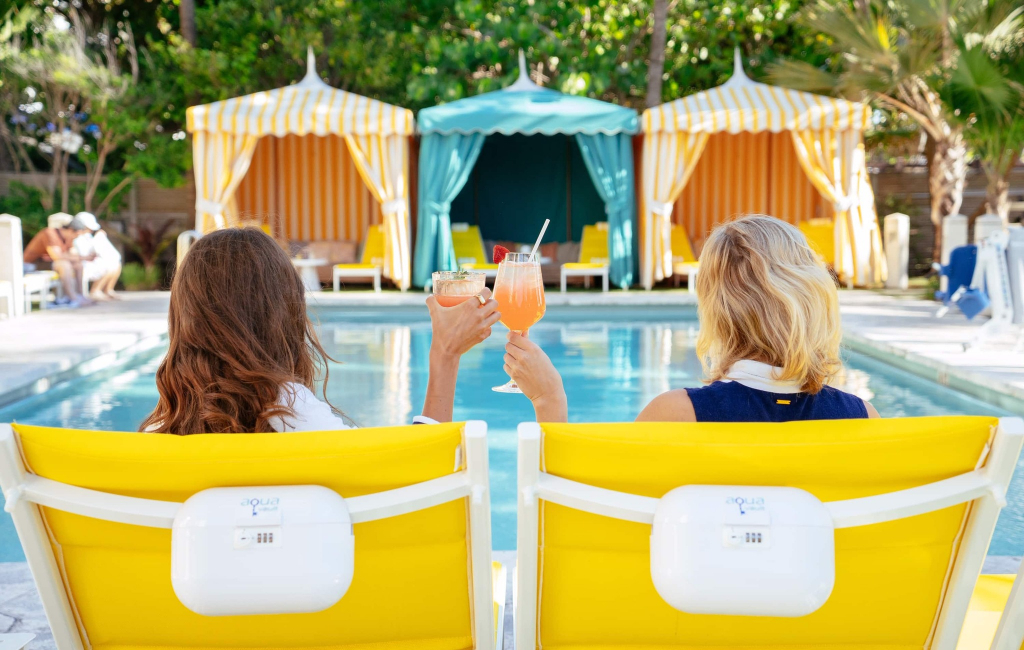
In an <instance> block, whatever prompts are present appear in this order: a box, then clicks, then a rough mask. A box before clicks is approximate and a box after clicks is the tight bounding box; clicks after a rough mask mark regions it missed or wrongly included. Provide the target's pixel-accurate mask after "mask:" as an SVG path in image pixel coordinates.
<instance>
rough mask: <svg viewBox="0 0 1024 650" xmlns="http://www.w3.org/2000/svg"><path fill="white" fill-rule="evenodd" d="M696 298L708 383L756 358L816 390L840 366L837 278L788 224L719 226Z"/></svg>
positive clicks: (764, 220) (755, 219) (753, 219)
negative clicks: (833, 277)
mask: <svg viewBox="0 0 1024 650" xmlns="http://www.w3.org/2000/svg"><path fill="white" fill-rule="evenodd" d="M697 299H698V307H697V313H698V315H699V316H700V334H699V335H698V337H697V354H698V355H699V356H700V361H701V365H703V366H704V372H705V374H706V375H707V376H708V379H709V381H718V380H720V379H723V378H725V376H726V373H728V371H729V368H730V367H731V366H732V365H733V364H734V363H736V362H737V361H740V360H741V359H753V360H755V361H761V362H763V363H767V364H769V365H772V366H776V367H779V368H781V369H782V370H781V371H779V372H778V373H777V376H776V377H775V379H778V380H781V381H794V382H797V383H799V384H800V386H801V390H802V391H804V392H808V393H817V392H818V391H820V390H821V388H822V386H824V385H825V384H826V383H827V382H828V381H829V379H831V378H832V377H833V376H834V375H835V374H836V373H837V372H838V371H839V369H840V368H841V365H842V364H841V361H840V359H839V342H840V339H841V337H842V333H841V331H840V326H839V298H838V295H837V294H836V285H835V282H834V281H833V279H832V276H831V275H830V274H829V272H828V269H826V268H825V264H824V263H823V262H822V260H821V257H820V256H819V255H818V254H817V253H815V252H814V251H813V250H811V247H810V246H809V245H808V244H807V239H806V238H805V237H804V236H803V233H801V232H800V231H799V230H797V229H796V228H794V227H793V226H791V225H789V224H788V223H785V222H783V221H780V220H778V219H775V218H773V217H766V216H750V217H744V218H742V219H739V220H737V221H733V222H731V223H727V224H724V225H721V226H719V227H718V228H716V229H715V230H714V231H712V233H711V235H710V236H709V237H708V239H707V241H706V242H705V244H704V248H703V249H702V251H701V255H700V273H698V274H697Z"/></svg>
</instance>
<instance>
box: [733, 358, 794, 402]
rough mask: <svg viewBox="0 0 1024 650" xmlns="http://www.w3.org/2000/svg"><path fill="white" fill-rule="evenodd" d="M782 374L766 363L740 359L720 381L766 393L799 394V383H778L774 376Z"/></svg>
mask: <svg viewBox="0 0 1024 650" xmlns="http://www.w3.org/2000/svg"><path fill="white" fill-rule="evenodd" d="M781 374H782V368H778V367H776V366H769V365H768V364H767V363H761V362H760V361H754V360H753V359H742V360H740V361H737V362H736V363H734V364H732V366H731V367H730V368H729V371H728V372H727V373H725V379H723V380H722V381H734V382H736V383H737V384H740V385H742V386H746V387H747V388H753V389H754V390H763V391H765V392H768V393H780V394H786V393H799V392H801V391H800V383H799V382H795V381H779V380H778V379H775V377H776V376H778V375H781Z"/></svg>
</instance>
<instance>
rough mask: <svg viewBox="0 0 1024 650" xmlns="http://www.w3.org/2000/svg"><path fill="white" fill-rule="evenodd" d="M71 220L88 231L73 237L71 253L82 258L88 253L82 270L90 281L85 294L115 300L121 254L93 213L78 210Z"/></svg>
mask: <svg viewBox="0 0 1024 650" xmlns="http://www.w3.org/2000/svg"><path fill="white" fill-rule="evenodd" d="M75 220H77V221H79V222H81V223H82V224H83V225H84V226H85V227H86V228H87V229H88V230H89V234H86V235H82V236H81V237H78V238H76V239H75V252H76V253H78V254H79V255H80V256H82V257H83V258H88V257H89V256H92V259H91V260H89V261H87V262H85V267H84V269H83V275H84V278H85V280H87V281H90V282H92V291H90V293H89V297H90V298H92V299H93V300H111V299H119V298H118V296H117V294H116V293H115V292H114V285H116V284H117V280H118V278H119V277H121V253H120V252H118V250H117V249H116V248H114V245H113V244H112V243H110V239H109V238H108V237H107V233H106V232H104V231H103V229H102V228H101V227H100V223H99V221H97V220H96V215H94V214H93V213H91V212H79V213H78V214H76V215H75Z"/></svg>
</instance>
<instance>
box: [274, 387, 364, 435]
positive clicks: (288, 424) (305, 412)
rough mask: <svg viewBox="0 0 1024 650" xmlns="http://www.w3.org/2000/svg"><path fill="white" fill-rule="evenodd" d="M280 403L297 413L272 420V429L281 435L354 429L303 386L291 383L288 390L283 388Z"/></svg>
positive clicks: (275, 417)
mask: <svg viewBox="0 0 1024 650" xmlns="http://www.w3.org/2000/svg"><path fill="white" fill-rule="evenodd" d="M291 392H294V394H295V396H294V398H293V397H292V396H291V395H290V394H289V393H291ZM293 400H294V401H293ZM278 403H280V404H281V405H290V406H291V408H292V411H294V412H295V415H294V416H288V417H280V416H274V417H272V418H270V427H271V428H272V429H273V430H274V431H277V432H280V433H286V432H290V431H336V430H340V429H352V428H354V427H353V426H352V425H351V424H349V423H348V422H346V421H345V419H344V418H342V417H341V416H339V415H337V414H335V413H334V411H333V410H332V409H331V407H330V406H328V405H327V403H326V402H321V401H320V400H318V399H317V398H316V395H314V394H313V391H311V390H309V389H308V388H306V387H305V386H303V385H302V384H297V383H295V382H291V383H289V384H288V385H287V388H282V389H281V394H280V397H279V398H278Z"/></svg>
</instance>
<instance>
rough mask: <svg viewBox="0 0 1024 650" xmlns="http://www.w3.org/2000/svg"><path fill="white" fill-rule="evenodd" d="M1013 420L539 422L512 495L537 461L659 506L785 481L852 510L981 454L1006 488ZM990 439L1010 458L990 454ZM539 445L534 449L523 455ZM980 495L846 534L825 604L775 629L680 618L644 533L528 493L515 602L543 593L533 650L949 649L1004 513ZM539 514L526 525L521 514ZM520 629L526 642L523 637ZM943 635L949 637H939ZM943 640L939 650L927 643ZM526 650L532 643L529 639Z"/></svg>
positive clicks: (964, 467) (555, 472) (963, 468)
mask: <svg viewBox="0 0 1024 650" xmlns="http://www.w3.org/2000/svg"><path fill="white" fill-rule="evenodd" d="M1010 422H1011V423H1012V424H1013V428H1014V433H1013V434H1012V435H1011V436H1008V437H1000V434H996V433H995V432H996V431H997V430H999V429H998V427H997V424H998V423H999V421H998V420H996V419H995V418H983V417H934V418H907V419H892V420H846V421H835V422H829V423H827V424H826V423H823V422H792V423H785V424H776V423H771V424H764V423H757V424H711V423H700V424H647V423H637V424H590V425H573V424H545V425H541V427H540V428H541V433H540V441H539V443H538V442H532V443H531V442H529V441H530V440H533V441H536V439H537V434H536V433H532V434H530V433H529V432H530V431H531V429H529V427H533V429H532V431H536V427H537V425H521V428H520V448H519V454H520V456H519V463H520V470H519V472H520V474H519V476H520V485H519V490H520V492H521V493H523V492H524V489H528V488H524V484H525V485H529V484H530V482H531V478H530V475H529V472H530V471H531V467H532V471H533V472H534V473H536V472H537V467H536V465H535V464H533V465H531V461H530V458H529V457H530V456H531V455H533V460H534V462H535V463H538V464H539V470H540V471H541V472H544V473H546V474H548V475H552V476H556V477H560V478H562V479H568V480H570V481H575V482H578V483H583V484H586V485H588V486H595V487H599V488H605V489H607V490H615V491H618V492H624V493H628V494H631V495H641V496H643V497H653V498H655V499H656V498H660V497H661V496H662V495H664V494H665V493H667V492H668V491H669V490H671V489H673V488H675V487H678V486H682V485H688V484H704V485H746V486H790V487H797V488H802V489H804V490H807V491H809V492H810V493H812V494H814V495H815V496H816V497H818V498H819V499H820V500H822V501H823V502H829V501H837V500H846V499H856V498H860V497H866V496H874V495H879V494H887V493H890V492H895V491H898V490H904V489H908V488H912V487H917V486H922V485H927V484H931V483H934V482H936V481H940V480H944V479H948V478H951V477H954V476H959V475H961V474H964V473H969V472H972V471H973V470H975V469H976V468H977V467H978V466H979V465H982V464H983V463H984V462H986V461H985V459H986V458H988V461H987V462H988V463H992V464H993V465H992V467H998V468H999V469H997V470H993V471H996V472H997V473H999V472H1001V474H999V475H1000V476H1004V475H1005V481H1006V482H1007V483H1008V482H1009V476H1010V474H1011V473H1012V468H1013V467H1014V465H1015V464H1016V457H1017V454H1019V451H1020V439H1021V435H1020V432H1019V431H1017V429H1022V428H1024V427H1021V426H1019V424H1020V423H1019V421H1018V420H1011V421H1010ZM1007 428H1009V427H1007ZM524 432H526V433H525V434H524ZM531 436H532V437H531ZM990 443H992V444H991V448H992V449H993V450H996V449H1001V450H1002V451H1001V452H1000V453H999V454H997V453H996V452H995V451H993V452H992V453H991V454H988V455H986V454H987V453H988V450H989V449H990ZM530 445H533V448H534V449H537V450H538V451H537V452H529V451H528V450H529V449H530ZM1013 445H1016V448H1015V450H1014V448H1013ZM1007 450H1009V451H1007ZM1004 452H1005V453H1004ZM1009 455H1012V456H1013V458H1008V457H1007V456H1009ZM997 456H1001V458H1000V459H999V460H993V459H994V458H996V457H997ZM988 469H989V468H988V467H986V468H985V471H987V470H988ZM534 475H535V476H536V474H534ZM542 476H543V475H542ZM1000 480H1003V479H1000ZM538 485H539V484H538ZM987 498H988V497H984V498H980V499H979V500H978V501H974V502H973V505H970V506H969V505H967V504H963V503H961V504H960V505H954V506H950V507H945V508H943V509H940V510H935V511H932V512H925V514H918V515H917V516H912V517H908V518H904V519H896V520H892V521H886V522H885V523H876V524H872V525H864V526H856V527H848V528H837V529H836V531H835V553H836V559H835V562H836V564H835V567H836V578H835V588H834V590H833V592H832V595H831V597H830V598H829V600H828V601H827V602H826V603H825V605H824V606H823V607H821V608H820V609H819V610H818V611H816V612H814V613H812V614H810V615H808V616H804V617H800V618H769V617H730V616H708V615H694V614H686V613H683V612H680V611H677V610H675V609H673V608H672V607H671V606H669V605H668V604H667V603H666V602H665V601H664V600H662V599H661V598H660V597H659V595H658V593H657V592H656V591H655V588H654V585H653V582H652V578H651V573H650V564H649V562H650V560H649V543H650V540H649V535H650V534H651V527H650V525H649V524H645V523H636V522H635V521H625V520H622V519H618V518H613V517H612V516H601V515H598V514H593V513H590V512H585V511H584V510H581V509H576V508H570V507H567V506H565V505H558V504H557V503H553V502H551V501H549V500H544V498H543V493H541V499H539V500H538V502H539V504H538V505H537V506H533V508H534V510H532V511H530V510H529V506H524V505H523V504H524V503H529V502H527V501H524V497H523V496H522V495H521V496H520V514H519V521H518V526H519V531H520V533H519V540H520V541H519V545H518V548H519V551H518V553H519V560H518V562H519V565H518V568H517V570H518V571H519V575H520V576H527V577H529V576H532V575H533V573H532V572H531V571H529V570H527V569H524V567H528V566H530V565H531V564H530V563H531V555H530V553H531V552H534V554H533V556H532V558H533V559H534V560H536V564H535V565H534V566H536V567H538V569H537V574H536V575H537V578H536V582H535V583H534V586H536V585H539V589H538V588H535V589H532V590H529V589H526V587H527V583H526V582H523V581H522V580H523V578H522V577H520V578H519V580H520V582H519V586H518V598H519V603H521V605H520V607H524V608H525V607H532V605H531V604H529V603H530V601H529V599H528V598H524V593H527V594H530V593H534V594H536V607H537V609H536V612H537V615H536V620H535V623H536V628H529V627H528V628H527V631H529V630H533V629H535V630H537V631H538V634H539V637H538V642H537V646H538V647H544V648H546V649H547V650H554V649H558V648H570V647H575V648H586V647H597V646H600V647H602V648H606V649H607V648H615V647H627V646H628V647H631V648H632V647H643V646H646V647H651V648H655V647H657V648H669V647H671V648H710V647H715V648H744V649H754V648H780V647H806V648H810V647H843V648H844V649H846V650H868V649H878V648H883V647H884V648H887V649H897V648H900V649H906V650H910V649H911V648H914V649H916V650H920V649H921V648H936V647H939V648H952V645H955V643H956V635H957V634H958V633H959V625H960V623H959V622H957V616H958V615H959V616H960V621H962V617H963V615H964V613H965V612H966V608H967V601H968V600H969V598H970V592H971V588H972V587H973V582H974V580H975V579H976V578H977V575H978V572H979V571H980V569H981V563H982V561H983V559H984V554H985V549H986V548H987V546H988V539H989V536H991V533H992V528H993V527H994V526H995V518H996V516H997V515H998V510H999V506H998V505H995V504H996V499H995V497H992V499H991V501H986V499H987ZM524 508H525V509H524ZM530 512H532V515H533V516H532V517H531V516H527V515H526V514H524V513H530ZM919 512H920V511H919ZM982 518H984V520H982ZM637 521H639V520H637ZM883 521H884V520H883ZM531 525H532V526H534V528H532V529H531V528H529V526H531ZM986 525H987V526H988V528H987V531H986V530H985V526H986ZM531 540H536V545H533V544H531V543H530V542H531ZM965 554H969V557H968V555H965ZM972 571H973V575H971V572H972ZM964 576H966V577H964ZM961 578H962V579H961ZM965 582H967V584H966V591H965V590H964V588H965V584H964V583H965ZM950 608H952V610H956V611H952V610H951V609H950ZM519 615H520V612H517V617H518V616H519ZM529 618H530V617H529V616H524V617H523V620H524V621H527V622H523V623H522V624H523V625H526V626H530V625H531V623H532V622H530V621H528V619H529ZM940 619H941V620H940ZM949 621H951V622H952V623H950V624H948V625H945V627H944V623H948V622H949ZM519 625H520V623H518V622H517V638H524V639H525V638H527V637H528V636H529V635H528V634H523V633H522V632H523V631H524V630H523V628H520V627H519ZM949 625H952V626H954V627H955V629H954V630H952V631H950V630H948V629H946V628H947V627H949ZM950 634H952V637H951V638H952V642H950V640H949V639H950ZM938 635H941V636H942V639H943V640H942V642H941V643H940V644H939V645H931V644H932V642H933V641H934V640H935V638H936V636H938ZM950 643H952V645H950ZM517 647H518V648H519V649H520V650H522V649H523V648H527V647H530V644H529V641H524V645H517Z"/></svg>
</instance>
